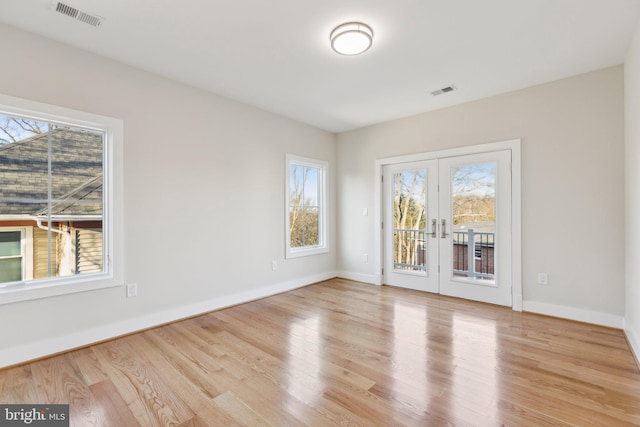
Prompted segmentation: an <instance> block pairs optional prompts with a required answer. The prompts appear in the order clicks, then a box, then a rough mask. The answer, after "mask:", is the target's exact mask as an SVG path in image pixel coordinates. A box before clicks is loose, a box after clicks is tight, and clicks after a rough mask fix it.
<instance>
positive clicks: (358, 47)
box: [329, 22, 373, 55]
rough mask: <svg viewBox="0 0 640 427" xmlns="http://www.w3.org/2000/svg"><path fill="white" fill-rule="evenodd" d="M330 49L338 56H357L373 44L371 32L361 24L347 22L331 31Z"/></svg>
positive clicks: (369, 28)
mask: <svg viewBox="0 0 640 427" xmlns="http://www.w3.org/2000/svg"><path fill="white" fill-rule="evenodd" d="M329 38H330V39H331V48H332V49H333V50H335V51H336V52H337V53H339V54H340V55H358V54H361V53H363V52H365V51H367V50H368V49H369V48H370V47H371V44H372V43H373V30H372V29H371V27H370V26H368V25H367V24H363V23H362V22H347V23H345V24H342V25H338V26H337V27H336V28H334V29H333V31H331V35H330V36H329Z"/></svg>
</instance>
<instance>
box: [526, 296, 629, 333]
mask: <svg viewBox="0 0 640 427" xmlns="http://www.w3.org/2000/svg"><path fill="white" fill-rule="evenodd" d="M522 310H523V311H528V312H530V313H537V314H544V315H547V316H553V317H561V318H563V319H569V320H577V321H578V322H585V323H593V324H595V325H601V326H608V327H610V328H616V329H622V328H623V326H624V317H622V316H617V315H615V314H610V313H602V312H599V311H591V310H584V309H581V308H575V307H567V306H563V305H555V304H548V303H545V302H537V301H523V302H522Z"/></svg>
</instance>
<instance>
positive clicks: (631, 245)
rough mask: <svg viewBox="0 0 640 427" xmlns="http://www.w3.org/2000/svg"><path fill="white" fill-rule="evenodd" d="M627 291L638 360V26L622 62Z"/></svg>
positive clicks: (628, 324) (628, 323) (628, 319)
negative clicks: (624, 116) (624, 117)
mask: <svg viewBox="0 0 640 427" xmlns="http://www.w3.org/2000/svg"><path fill="white" fill-rule="evenodd" d="M624 72H625V113H626V120H625V126H626V153H625V158H626V183H627V187H626V202H627V208H626V215H627V216H626V219H627V221H626V237H627V246H626V248H627V251H626V252H627V257H626V273H627V277H626V279H627V292H626V317H625V329H626V331H627V336H628V337H629V341H630V342H631V343H632V345H633V347H634V349H635V352H636V356H637V357H638V358H639V360H640V25H639V26H638V30H637V31H636V36H635V38H634V41H633V43H632V45H631V47H630V48H629V52H628V54H627V58H626V61H625V67H624Z"/></svg>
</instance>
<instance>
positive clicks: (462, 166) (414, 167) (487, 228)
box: [382, 150, 512, 306]
mask: <svg viewBox="0 0 640 427" xmlns="http://www.w3.org/2000/svg"><path fill="white" fill-rule="evenodd" d="M382 172H383V204H384V210H383V215H384V216H383V234H384V241H383V242H384V243H383V244H384V263H383V267H384V269H383V282H384V283H385V284H388V285H393V286H401V287H405V288H410V289H417V290H423V291H427V292H434V293H440V294H443V295H450V296H455V297H460V298H466V299H472V300H477V301H484V302H489V303H493V304H500V305H506V306H511V305H512V296H511V288H512V283H511V151H509V150H503V151H495V152H488V153H481V154H472V155H464V156H455V157H445V158H439V159H433V160H425V161H419V162H412V163H400V164H392V165H385V166H384V167H383V171H382Z"/></svg>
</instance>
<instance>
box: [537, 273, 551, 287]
mask: <svg viewBox="0 0 640 427" xmlns="http://www.w3.org/2000/svg"><path fill="white" fill-rule="evenodd" d="M538 284H539V285H548V284H549V275H548V274H547V273H538Z"/></svg>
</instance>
